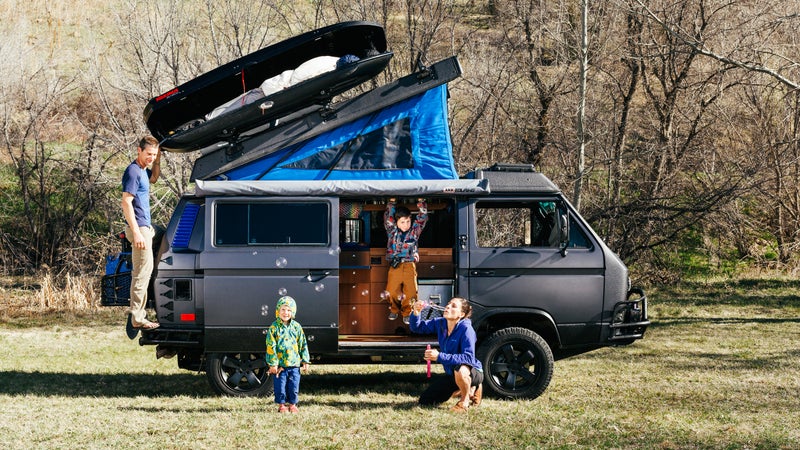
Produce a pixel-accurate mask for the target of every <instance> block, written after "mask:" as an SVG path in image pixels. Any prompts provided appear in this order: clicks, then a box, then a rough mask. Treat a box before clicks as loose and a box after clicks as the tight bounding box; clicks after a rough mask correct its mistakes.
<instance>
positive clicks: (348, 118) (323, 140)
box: [191, 57, 461, 180]
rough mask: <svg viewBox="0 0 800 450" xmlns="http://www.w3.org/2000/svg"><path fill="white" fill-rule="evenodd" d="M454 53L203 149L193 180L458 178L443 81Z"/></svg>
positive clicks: (453, 71) (452, 69)
mask: <svg viewBox="0 0 800 450" xmlns="http://www.w3.org/2000/svg"><path fill="white" fill-rule="evenodd" d="M460 75H461V67H460V65H459V64H458V60H457V59H456V57H450V58H447V59H444V60H442V61H439V62H437V63H435V64H433V65H432V66H430V67H424V68H421V69H420V70H418V71H417V72H414V73H412V74H409V75H407V76H405V77H402V78H400V79H398V80H395V81H394V82H392V83H389V84H387V85H384V86H380V87H377V88H375V89H372V90H371V91H368V92H365V93H363V94H361V95H359V96H357V97H355V98H353V99H349V100H345V101H341V102H338V103H333V104H331V105H328V107H326V108H311V110H310V111H308V110H302V111H298V112H296V113H294V114H292V115H289V116H286V117H281V118H280V120H276V123H273V124H265V125H262V126H260V127H257V128H255V129H253V130H251V131H249V132H247V133H245V134H242V135H240V136H239V139H238V140H237V141H231V142H222V143H219V144H218V145H215V146H210V147H208V148H206V149H204V150H203V156H201V157H200V158H198V159H197V160H196V161H195V164H194V168H193V170H192V176H191V179H192V180H214V179H216V180H355V179H360V180H365V179H368V180H401V179H417V180H419V179H427V180H431V179H457V178H458V173H457V172H456V169H455V165H454V162H453V155H452V143H451V141H450V129H449V126H448V119H447V87H446V85H445V84H446V83H447V82H448V81H451V80H453V79H455V78H457V77H458V76H460Z"/></svg>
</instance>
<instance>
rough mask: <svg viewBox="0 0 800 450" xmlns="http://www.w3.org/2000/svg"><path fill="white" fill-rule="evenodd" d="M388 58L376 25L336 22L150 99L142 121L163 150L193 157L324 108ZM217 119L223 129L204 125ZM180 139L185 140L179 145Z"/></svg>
mask: <svg viewBox="0 0 800 450" xmlns="http://www.w3.org/2000/svg"><path fill="white" fill-rule="evenodd" d="M391 56H392V53H391V52H387V49H386V36H385V33H384V30H383V28H382V27H381V26H380V25H378V24H375V23H371V22H342V23H339V24H335V25H331V26H328V27H324V28H320V29H317V30H313V31H310V32H307V33H304V34H301V35H299V36H295V37H293V38H290V39H287V40H285V41H282V42H279V43H277V44H274V45H270V46H267V47H264V48H262V49H261V50H258V51H256V52H253V53H251V54H249V55H246V56H243V57H241V58H239V59H237V60H234V61H231V62H229V63H227V64H225V65H222V66H220V67H218V68H216V69H214V70H211V71H209V72H206V73H205V74H202V75H200V76H198V77H197V78H195V79H193V80H190V81H188V82H186V83H184V84H182V85H180V86H178V87H176V88H174V89H172V90H170V91H167V92H165V93H164V94H161V95H159V96H156V97H154V98H152V99H150V101H149V102H148V103H147V105H146V106H145V109H144V114H143V115H144V120H145V123H146V124H147V127H148V128H149V129H150V132H151V133H152V134H153V135H154V136H155V137H156V138H158V139H159V140H161V141H164V142H163V143H162V147H163V148H165V149H166V150H172V151H190V150H196V149H199V148H202V147H203V146H205V145H209V144H211V143H213V142H214V141H215V140H219V139H225V138H226V137H227V136H229V135H235V134H238V133H240V132H243V131H246V130H248V129H251V128H253V127H255V126H258V125H260V124H263V123H266V122H268V121H270V120H272V119H275V118H277V117H279V116H281V115H285V114H289V113H291V112H294V111H296V110H299V109H303V108H306V107H308V106H311V105H314V104H324V103H327V102H328V101H330V99H331V98H332V97H334V96H335V95H338V94H340V93H342V92H345V91H346V90H348V89H351V88H353V87H355V86H357V85H359V84H361V83H363V82H365V81H368V80H370V79H372V78H374V77H375V76H377V75H378V74H379V73H380V72H381V71H383V69H384V68H385V67H386V65H387V64H388V63H389V60H390V59H391ZM323 66H324V67H323ZM259 91H260V92H259ZM262 95H263V96H262ZM261 100H264V101H261ZM220 108H221V109H220ZM215 110H216V113H215ZM230 116H236V117H230ZM223 118H226V120H224V122H226V123H224V124H222V125H216V124H215V125H210V124H213V123H215V122H216V121H222V120H223ZM198 129H199V130H198ZM187 132H188V133H190V134H191V136H183V137H179V135H181V134H184V133H187Z"/></svg>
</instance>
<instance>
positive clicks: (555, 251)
mask: <svg viewBox="0 0 800 450" xmlns="http://www.w3.org/2000/svg"><path fill="white" fill-rule="evenodd" d="M551 204H554V205H555V204H559V205H563V206H561V207H560V208H561V209H562V210H564V209H565V207H566V204H565V203H564V201H563V199H562V198H560V197H555V196H545V197H539V196H536V197H533V196H532V197H525V196H519V197H492V198H489V199H473V200H471V201H469V202H468V208H465V209H467V210H468V214H467V215H468V217H469V218H468V221H467V223H466V224H465V223H461V224H460V229H459V234H460V235H463V234H465V233H466V234H468V235H469V236H470V239H469V241H470V244H469V252H468V253H469V255H468V257H469V265H468V268H467V269H466V270H462V271H461V273H462V274H463V275H465V276H466V277H467V281H466V284H467V285H468V291H467V292H468V298H469V299H470V300H471V301H472V302H474V303H476V304H480V305H481V306H483V307H484V308H487V309H488V308H495V307H507V308H521V309H522V308H532V307H535V308H537V309H540V310H542V311H545V312H547V313H548V315H550V316H551V317H556V318H557V321H556V325H557V327H558V331H559V335H561V336H562V338H563V339H564V341H565V342H569V343H570V345H583V344H589V343H594V342H597V339H598V338H599V335H600V328H601V320H602V312H603V297H604V293H605V261H604V258H603V253H602V252H600V251H598V247H597V245H596V242H594V240H593V238H592V237H589V238H588V239H589V241H590V242H589V244H588V245H586V246H585V248H574V249H570V250H569V251H568V252H567V253H566V254H562V252H561V251H560V249H559V248H558V246H555V245H551V244H549V243H548V244H546V245H551V246H550V247H545V246H543V245H544V244H542V245H540V244H538V243H537V242H527V243H525V242H520V239H534V237H533V234H534V232H533V231H525V232H523V233H522V234H519V235H518V236H512V238H511V239H516V241H514V242H515V243H516V242H519V244H517V245H514V246H485V245H481V240H482V238H481V237H480V236H479V234H480V233H481V230H479V229H478V228H479V226H477V225H476V224H478V223H479V221H480V220H481V217H478V216H479V213H478V212H477V211H476V208H478V206H482V207H483V208H484V209H485V210H486V211H488V214H496V215H502V214H504V213H505V212H508V211H518V210H521V209H525V208H528V207H531V208H534V206H538V205H548V206H549V205H551ZM534 211H535V210H534V209H531V214H533V212H534ZM556 212H557V211H552V214H555V213H556ZM498 225H502V224H498ZM518 226H519V227H523V224H519V225H518ZM524 226H530V225H524ZM487 231H489V232H495V233H499V232H501V231H500V230H491V229H487ZM512 234H513V233H512ZM462 264H463V262H462Z"/></svg>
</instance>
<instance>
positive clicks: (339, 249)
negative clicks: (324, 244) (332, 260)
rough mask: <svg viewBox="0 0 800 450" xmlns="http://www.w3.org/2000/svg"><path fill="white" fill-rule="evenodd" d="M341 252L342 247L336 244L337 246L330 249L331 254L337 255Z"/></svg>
mask: <svg viewBox="0 0 800 450" xmlns="http://www.w3.org/2000/svg"><path fill="white" fill-rule="evenodd" d="M339 253H342V249H341V248H339V246H336V247H335V248H331V249H328V254H329V255H331V256H336V255H338V254H339Z"/></svg>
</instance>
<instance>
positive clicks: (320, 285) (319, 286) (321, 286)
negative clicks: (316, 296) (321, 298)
mask: <svg viewBox="0 0 800 450" xmlns="http://www.w3.org/2000/svg"><path fill="white" fill-rule="evenodd" d="M324 289H325V284H324V283H317V284H316V285H315V286H314V290H315V291H317V292H322V291H323V290H324Z"/></svg>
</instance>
